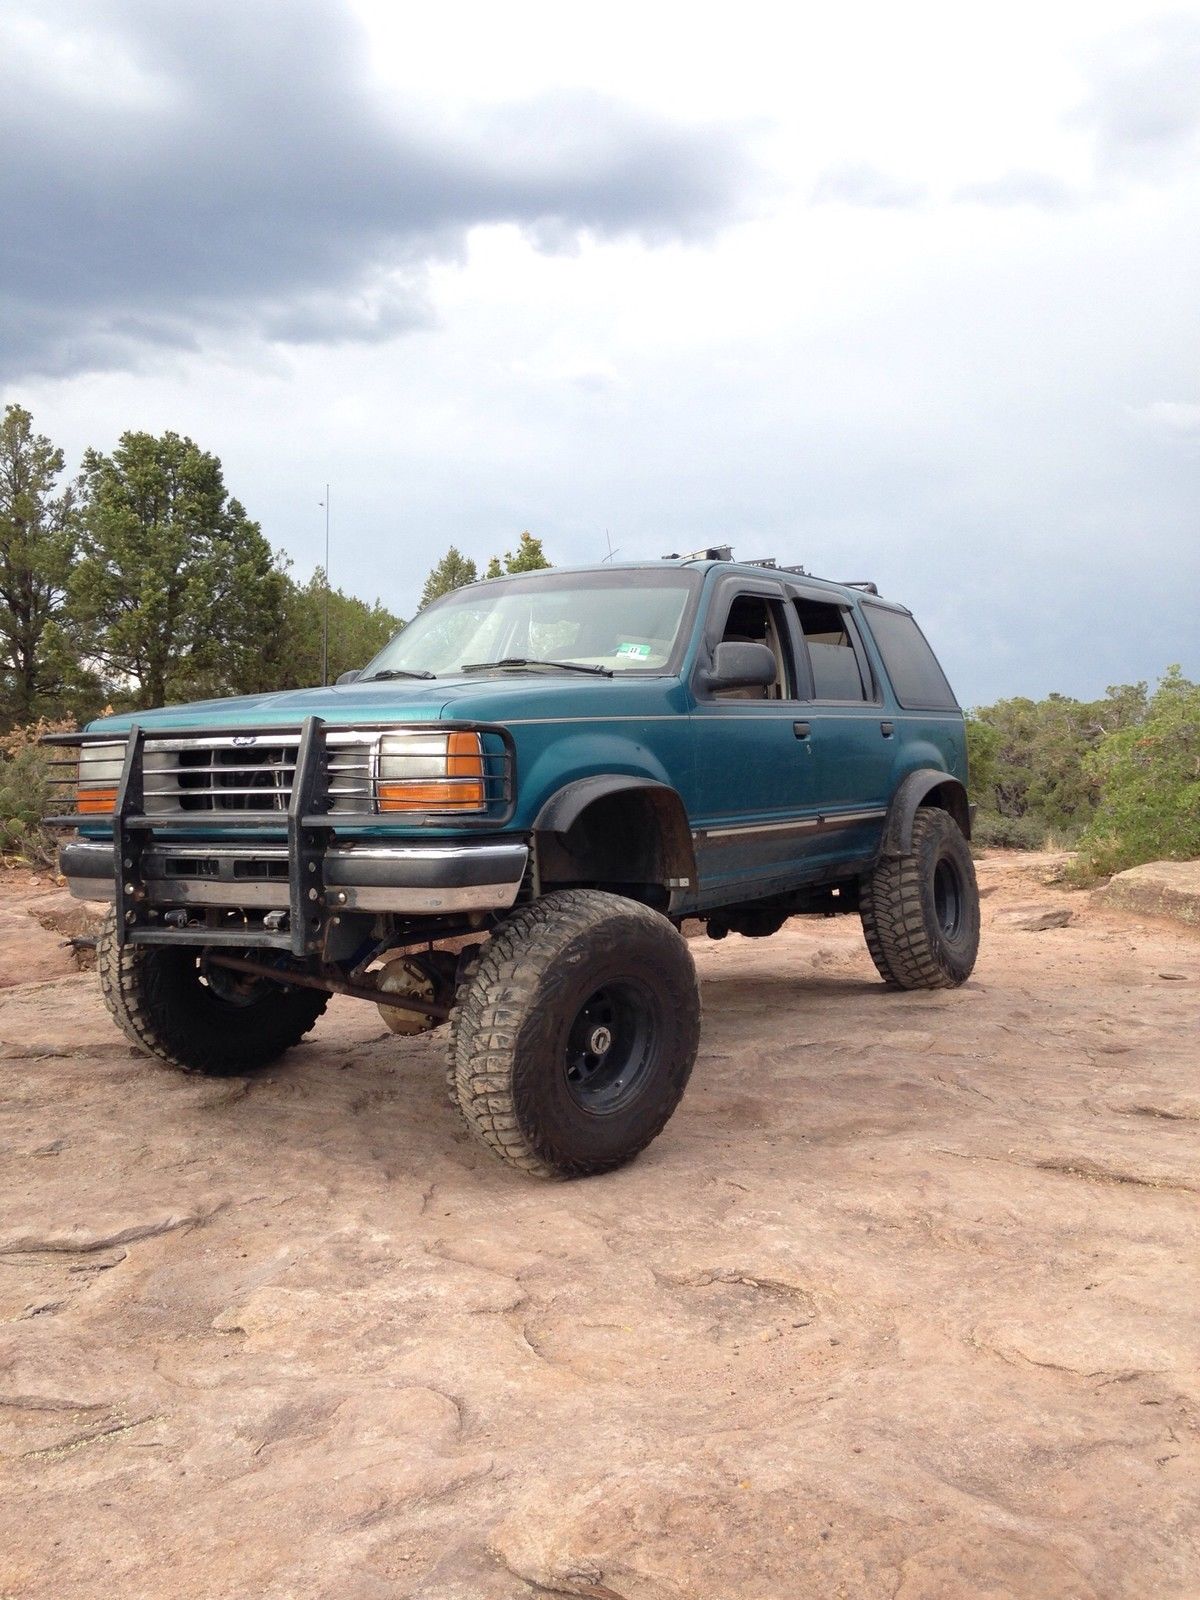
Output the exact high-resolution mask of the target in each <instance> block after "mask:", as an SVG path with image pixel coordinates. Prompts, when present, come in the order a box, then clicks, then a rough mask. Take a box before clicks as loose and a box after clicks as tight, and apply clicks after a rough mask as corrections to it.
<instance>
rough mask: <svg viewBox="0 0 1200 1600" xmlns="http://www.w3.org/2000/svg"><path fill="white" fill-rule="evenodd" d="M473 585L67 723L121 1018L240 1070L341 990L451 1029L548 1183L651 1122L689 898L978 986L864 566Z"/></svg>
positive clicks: (68, 854) (887, 976)
mask: <svg viewBox="0 0 1200 1600" xmlns="http://www.w3.org/2000/svg"><path fill="white" fill-rule="evenodd" d="M725 554H727V552H724V551H720V552H712V551H710V552H705V553H704V554H703V555H701V556H698V557H685V558H676V557H672V558H669V559H668V560H666V561H662V562H656V563H654V564H649V563H644V564H638V565H628V566H607V565H606V566H602V567H598V568H589V569H584V570H578V571H561V570H560V571H550V572H541V573H532V574H525V575H521V576H516V577H511V578H500V579H495V580H492V581H489V582H485V583H478V584H473V585H471V586H470V587H469V588H465V589H459V590H457V591H456V592H454V593H452V594H449V595H446V596H445V597H443V598H442V599H441V600H439V601H437V602H436V603H435V604H434V605H431V606H430V607H428V608H427V609H426V610H425V611H422V612H421V613H420V615H419V616H418V617H417V618H416V619H415V620H414V621H413V622H412V623H410V624H409V626H408V627H406V628H405V629H404V630H403V631H402V632H401V633H400V634H398V635H397V636H396V638H395V639H393V640H392V642H391V643H390V644H389V645H388V646H387V647H386V649H384V650H383V652H382V653H381V654H380V655H379V656H378V657H377V658H376V660H375V661H373V662H372V663H371V665H370V666H369V667H367V668H366V670H365V671H363V672H361V673H357V674H354V673H348V674H346V676H345V677H344V678H343V679H341V680H339V682H338V683H337V684H336V685H334V686H333V687H330V688H325V689H311V690H300V691H295V692H292V693H288V694H275V695H270V694H267V695H255V696H247V697H245V698H241V699H236V700H219V701H208V702H205V703H203V704H197V705H191V706H173V707H169V708H166V709H163V710H158V711H151V712H146V713H143V714H139V715H138V716H136V717H109V718H106V719H104V720H103V721H100V722H96V723H93V724H92V725H91V726H90V727H89V728H88V729H87V730H86V731H85V732H83V733H78V734H70V735H63V736H59V737H58V742H59V743H60V744H63V745H66V746H68V747H78V748H77V749H74V750H68V751H67V752H64V757H65V759H64V762H63V765H64V767H65V769H66V770H67V772H68V776H67V777H64V779H63V780H62V782H63V783H64V785H65V786H66V787H67V788H68V790H69V792H70V793H71V794H72V795H73V797H74V798H73V806H72V805H70V802H66V803H64V805H63V806H61V807H60V809H61V810H63V811H66V812H67V814H66V815H63V816H59V817H56V818H54V819H51V820H52V821H54V822H55V823H56V824H58V825H60V826H63V827H66V828H69V829H72V830H74V837H72V838H71V839H70V840H69V841H68V842H67V843H65V844H64V845H63V848H62V852H61V865H62V870H63V872H64V873H65V875H66V877H67V879H68V881H69V883H70V886H71V890H72V893H74V894H76V895H79V896H82V897H86V898H89V899H99V898H103V897H107V898H108V899H110V900H111V901H112V903H113V904H112V910H111V912H110V914H109V915H108V917H107V919H106V922H105V925H104V928H103V930H102V933H101V937H100V941H99V970H100V982H101V986H102V988H103V992H104V998H105V1001H106V1003H107V1005H108V1008H109V1010H110V1011H111V1012H112V1014H113V1016H114V1018H115V1019H116V1020H117V1022H118V1023H119V1024H120V1026H121V1027H122V1028H123V1029H124V1030H125V1032H126V1033H127V1034H128V1036H129V1037H130V1038H131V1039H132V1040H133V1041H134V1042H135V1043H137V1044H138V1045H140V1046H141V1047H142V1048H143V1049H145V1050H147V1051H148V1052H150V1053H151V1054H152V1055H154V1056H157V1057H158V1058H160V1059H161V1060H163V1061H165V1062H167V1063H169V1064H170V1065H172V1066H174V1067H178V1068H182V1069H183V1070H184V1071H186V1072H204V1073H244V1072H247V1071H250V1070H252V1069H254V1068H257V1067H262V1066H264V1065H266V1063H268V1062H270V1061H273V1060H274V1059H275V1058H276V1057H277V1056H279V1055H280V1054H281V1053H282V1052H283V1051H285V1050H287V1049H289V1048H290V1047H291V1046H292V1045H295V1044H297V1043H298V1042H299V1041H300V1039H301V1038H302V1037H303V1036H304V1034H305V1033H307V1032H308V1030H309V1029H310V1028H311V1027H312V1026H313V1024H314V1023H315V1022H316V1020H317V1018H318V1017H319V1016H320V1014H321V1012H322V1011H323V1010H324V1008H325V1005H326V1003H327V1001H328V997H329V995H330V994H346V995H351V996H355V997H357V998H361V999H367V1000H371V1001H373V1002H375V1003H376V1004H377V1005H378V1006H379V1007H380V1010H381V1012H382V1013H383V1014H384V1016H385V1017H386V1018H387V1020H388V1021H389V1024H390V1025H391V1026H392V1027H393V1028H394V1029H395V1031H396V1032H397V1033H402V1034H403V1033H416V1032H420V1031H422V1030H423V1029H426V1028H432V1027H435V1026H437V1025H438V1024H439V1023H448V1027H447V1028H446V1049H447V1056H448V1067H449V1083H450V1089H451V1093H452V1095H453V1097H454V1099H455V1100H456V1102H457V1104H458V1106H459V1107H460V1109H461V1111H462V1113H463V1116H464V1117H465V1119H466V1121H467V1124H468V1126H469V1127H470V1129H471V1131H472V1132H473V1133H474V1134H475V1135H476V1136H477V1137H478V1138H479V1139H480V1140H482V1141H483V1142H484V1143H485V1144H486V1145H488V1146H489V1147H490V1148H491V1149H492V1150H493V1151H494V1152H495V1153H496V1154H497V1155H498V1156H500V1157H502V1158H503V1159H504V1160H505V1161H508V1162H510V1163H511V1164H512V1165H514V1166H517V1167H519V1168H521V1169H522V1170H523V1171H525V1172H528V1173H532V1174H535V1175H537V1176H542V1177H549V1176H552V1175H575V1174H582V1173H589V1172H603V1171H606V1170H608V1169H610V1168H613V1167H617V1166H619V1165H620V1164H621V1163H622V1162H625V1161H628V1160H629V1159H630V1158H631V1157H633V1156H634V1155H636V1154H637V1153H638V1152H639V1151H640V1150H642V1149H644V1148H645V1146H646V1145H647V1144H649V1142H650V1141H651V1140H652V1139H653V1138H654V1137H655V1136H656V1135H657V1134H658V1133H659V1132H660V1131H661V1130H662V1128H663V1126H664V1125H665V1123H666V1122H667V1119H668V1118H669V1117H670V1115H671V1113H672V1112H673V1111H674V1109H675V1107H676V1105H677V1104H678V1103H679V1100H680V1097H681V1096H682V1094H683V1091H684V1087H685V1086H686V1084H687V1080H688V1075H689V1074H690V1072H691V1069H692V1063H693V1061H694V1059H695V1056H696V1050H697V1045H698V1040H699V1033H700V1000H699V995H698V991H697V985H696V976H695V971H694V968H693V964H692V958H691V955H690V952H689V950H688V946H687V943H686V942H685V940H684V939H683V937H682V936H681V934H680V932H679V929H680V925H681V923H682V922H683V920H684V918H701V919H703V920H704V921H705V922H706V923H707V928H708V933H709V936H710V937H712V938H715V939H721V938H724V937H725V936H726V935H727V934H729V933H737V934H740V935H743V936H745V937H748V938H761V937H763V936H764V935H767V934H771V933H774V932H776V931H777V929H779V928H780V927H781V926H782V925H783V923H784V922H785V920H786V919H787V918H788V917H791V916H795V915H798V914H822V915H828V914H830V913H836V912H857V913H859V915H860V916H861V918H862V924H863V930H864V932H865V934H866V939H867V946H868V948H869V950H870V952H871V956H872V959H873V960H874V962H875V965H876V967H877V968H878V969H879V972H880V975H881V976H882V977H883V979H884V980H885V981H886V982H887V983H889V984H892V985H894V986H897V987H900V988H905V989H917V988H945V987H950V986H952V985H955V984H960V983H962V982H963V981H964V979H966V978H967V976H968V975H969V974H970V972H971V969H972V966H973V965H974V961H975V953H976V947H977V945H978V940H979V905H978V896H977V892H976V887H975V874H974V870H973V867H972V863H971V856H970V851H969V849H968V847H967V842H966V841H967V838H968V837H969V836H970V831H971V822H970V810H969V808H968V804H967V790H966V778H967V770H966V747H965V740H964V732H963V718H962V713H961V712H960V710H959V709H958V706H957V703H956V702H955V699H954V695H953V693H952V692H951V690H950V687H949V685H948V684H947V682H946V679H945V677H944V676H943V674H942V671H941V669H940V667H939V666H938V664H937V661H936V659H935V658H934V655H933V652H932V651H931V650H930V648H929V646H928V644H927V643H926V642H925V639H924V636H923V635H922V634H921V632H920V630H919V628H918V627H917V624H916V623H915V622H914V621H913V619H912V617H911V615H910V614H909V613H908V611H906V610H905V609H904V608H903V607H901V606H897V605H893V604H891V603H889V602H886V601H884V600H881V599H880V598H879V597H878V596H877V594H876V593H875V590H874V586H873V585H870V584H836V583H827V582H824V581H822V580H820V579H817V578H812V577H809V576H808V575H807V574H806V573H804V572H803V570H802V569H799V568H780V567H776V566H775V565H774V563H771V562H764V563H754V564H743V563H736V562H733V561H731V560H728V559H713V557H714V556H724V555H725Z"/></svg>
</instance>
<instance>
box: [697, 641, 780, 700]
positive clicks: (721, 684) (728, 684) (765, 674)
mask: <svg viewBox="0 0 1200 1600" xmlns="http://www.w3.org/2000/svg"><path fill="white" fill-rule="evenodd" d="M777 672H778V667H777V665H776V661H775V652H774V651H773V650H770V649H768V647H767V646H766V645H765V644H738V643H735V642H734V641H733V640H726V641H724V642H723V643H722V644H719V645H718V646H717V648H716V649H715V650H714V651H713V664H712V671H711V672H709V673H708V674H707V675H706V677H705V684H706V686H707V687H708V688H709V689H711V690H717V689H765V688H767V687H768V685H769V684H772V683H774V682H775V677H776V673H777Z"/></svg>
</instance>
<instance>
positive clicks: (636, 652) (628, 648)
mask: <svg viewBox="0 0 1200 1600" xmlns="http://www.w3.org/2000/svg"><path fill="white" fill-rule="evenodd" d="M617 654H618V655H619V656H637V657H638V658H639V659H644V658H645V657H646V656H648V655H649V654H650V646H649V645H648V644H619V645H618V646H617Z"/></svg>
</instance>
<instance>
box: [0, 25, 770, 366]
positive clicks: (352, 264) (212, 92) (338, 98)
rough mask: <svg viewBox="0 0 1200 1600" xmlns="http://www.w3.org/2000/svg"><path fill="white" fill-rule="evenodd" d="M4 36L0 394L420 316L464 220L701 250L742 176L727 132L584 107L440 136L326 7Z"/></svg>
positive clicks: (415, 321)
mask: <svg viewBox="0 0 1200 1600" xmlns="http://www.w3.org/2000/svg"><path fill="white" fill-rule="evenodd" d="M21 22H23V23H24V24H25V26H24V27H23V28H22V27H19V26H17V25H16V24H18V23H21ZM7 24H8V27H9V29H10V30H11V32H10V39H9V41H8V47H7V48H6V49H4V51H3V53H2V55H0V138H2V140H3V148H4V152H5V155H4V162H3V166H2V168H0V214H2V215H3V217H4V233H5V246H4V250H3V259H2V265H0V312H2V316H3V323H4V329H5V333H4V337H3V341H2V346H0V362H2V363H3V368H2V370H3V374H4V375H6V376H10V377H11V376H19V375H23V374H27V373H37V372H43V373H52V374H66V373H70V372H73V371H77V370H81V369H85V368H89V367H108V366H122V365H126V364H131V363H133V362H134V361H135V359H136V354H137V352H138V351H139V349H140V348H142V347H144V346H157V347H160V348H161V347H162V346H174V347H178V348H181V349H190V348H195V347H196V346H197V344H198V343H201V342H202V341H203V339H204V337H205V334H206V333H207V332H211V331H214V330H221V329H229V328H233V329H242V330H248V331H250V332H253V333H258V334H261V335H263V336H264V337H266V338H269V339H279V340H282V341H286V342H298V343H306V342H314V341H316V342H321V341H329V342H338V341H349V340H378V339H385V338H391V337H393V336H395V335H396V334H398V333H402V332H404V331H405V330H406V329H409V328H412V327H415V326H421V325H424V324H426V323H427V322H428V321H429V320H430V312H429V308H428V305H427V303H426V299H425V296H424V293H423V288H422V274H423V268H424V267H425V265H426V264H427V263H429V262H431V261H433V260H438V259H453V258H455V257H456V256H458V255H460V254H461V253H462V251H463V249H464V245H465V238H466V234H467V231H468V230H469V229H470V228H471V227H472V226H475V225H477V224H483V223H512V224H515V225H517V226H519V227H522V228H523V229H525V230H526V231H527V232H528V233H529V235H530V237H531V238H533V239H534V241H535V242H536V243H537V244H538V246H539V247H540V248H548V249H558V248H563V247H569V246H571V245H573V244H574V242H575V241H577V240H578V238H579V236H580V235H581V234H582V233H585V232H586V233H591V234H594V235H596V236H599V237H613V236H619V235H628V234H635V235H638V236H640V237H642V238H643V239H645V240H646V241H648V242H651V243H654V242H659V241H662V240H665V239H671V238H681V237H682V238H690V237H702V236H704V235H705V234H707V233H710V232H711V231H712V230H713V229H714V228H715V227H717V226H719V225H720V223H721V222H723V221H725V220H727V219H728V218H729V217H730V216H731V215H732V214H734V213H735V212H736V211H737V209H738V207H739V204H740V203H741V200H742V197H743V196H744V194H745V193H746V190H747V186H748V184H749V182H750V180H751V164H750V161H749V159H748V157H747V154H746V152H745V150H744V147H743V145H742V142H741V139H740V137H739V135H738V134H737V132H736V131H733V130H729V129H723V128H719V127H707V128H705V127H690V128H688V127H679V126H677V125H674V124H672V123H671V122H669V121H667V120H665V119H663V118H659V117H656V116H654V115H653V114H651V113H646V112H642V111H639V110H636V109H633V108H631V107H629V106H627V105H624V104H622V103H620V102H618V101H615V100H612V99H609V98H605V97H603V96H601V95H598V94H595V93H582V92H581V93H577V94H574V95H569V94H556V95H550V96H544V97H541V98H539V99H536V100H532V101H527V102H525V103H521V104H516V105H512V106H509V107H506V108H504V109H503V110H495V109H488V110H486V111H480V112H479V113H478V114H477V115H474V116H471V117H463V116H459V117H458V118H457V119H456V120H455V119H450V118H448V117H447V116H446V115H444V114H442V113H435V112H434V111H433V110H431V109H430V108H428V107H421V106H414V105H406V104H397V103H392V102H389V101H388V100H387V99H386V98H385V97H384V96H383V95H382V94H381V92H380V90H379V89H378V87H377V86H376V85H374V84H373V83H372V81H371V78H370V75H369V66H368V61H367V56H366V46H365V41H364V38H363V36H362V33H361V31H360V29H359V27H358V25H357V23H356V22H355V21H354V19H353V17H352V16H351V15H350V13H349V12H348V11H347V10H346V9H345V8H344V7H343V6H342V5H340V4H338V3H337V0H288V3H287V4H267V5H254V6H247V5H243V4H241V3H239V0H215V3H213V0H209V3H204V4H199V3H193V0H186V3H181V4H174V5H171V6H163V5H160V4H150V3H142V4H136V3H107V4H105V3H100V4H90V5H87V6H83V5H72V4H69V3H66V4H63V3H60V4H58V5H52V6H50V7H46V6H44V5H39V6H37V7H36V8H35V7H30V8H28V9H27V10H26V11H24V12H21V10H20V8H19V7H18V8H17V9H16V10H10V11H9V13H8V16H7ZM81 63H82V65H81ZM89 68H90V70H89Z"/></svg>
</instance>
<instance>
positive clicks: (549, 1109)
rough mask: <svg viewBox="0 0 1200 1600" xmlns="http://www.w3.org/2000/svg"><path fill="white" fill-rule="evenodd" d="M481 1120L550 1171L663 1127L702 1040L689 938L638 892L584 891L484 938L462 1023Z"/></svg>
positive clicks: (596, 1159) (459, 1083)
mask: <svg viewBox="0 0 1200 1600" xmlns="http://www.w3.org/2000/svg"><path fill="white" fill-rule="evenodd" d="M449 1038H450V1046H451V1049H452V1051H453V1056H452V1059H451V1062H450V1081H451V1087H452V1092H453V1095H454V1098H455V1100H456V1101H457V1103H458V1106H459V1109H460V1110H461V1111H462V1114H463V1117H464V1118H465V1120H466V1123H467V1126H468V1128H469V1129H470V1130H471V1132H472V1133H473V1134H474V1136H475V1137H476V1138H477V1139H479V1140H480V1141H481V1142H482V1143H483V1144H485V1145H486V1146H487V1147H488V1149H489V1150H491V1151H492V1152H493V1154H495V1155H497V1156H499V1157H500V1159H501V1160H502V1161H505V1162H507V1163H508V1164H509V1165H510V1166H514V1167H517V1168H519V1169H520V1171H522V1172H525V1173H529V1174H531V1175H533V1176H535V1177H539V1178H552V1177H581V1176H583V1175H584V1174H587V1173H596V1172H609V1171H611V1170H612V1169H613V1168H615V1167H619V1166H622V1165H624V1163H625V1162H627V1161H631V1160H632V1159H633V1158H634V1156H636V1155H638V1154H639V1152H640V1151H642V1150H644V1149H645V1148H646V1146H647V1145H648V1144H649V1143H650V1142H651V1140H652V1139H654V1138H656V1137H657V1136H658V1134H659V1133H661V1132H662V1130H663V1128H664V1127H665V1126H666V1123H667V1120H668V1119H669V1117H670V1116H671V1113H672V1112H673V1111H674V1110H675V1107H676V1106H677V1105H678V1104H679V1101H680V1099H681V1097H682V1095H683V1091H684V1088H685V1087H686V1085H687V1081H688V1077H689V1075H690V1074H691V1070H692V1064H693V1062H694V1061H695V1059H696V1051H697V1048H698V1046H699V1042H700V995H699V989H698V987H697V983H696V970H695V967H694V965H693V963H692V957H691V952H690V951H689V949H688V947H687V944H686V942H685V941H684V939H683V938H682V937H681V935H680V934H679V933H677V932H676V930H675V929H674V928H673V927H672V926H671V924H670V923H669V922H668V921H667V920H666V918H665V917H662V916H660V915H659V914H658V913H657V912H655V911H651V910H650V909H649V908H648V907H646V906H643V905H640V904H638V902H636V901H633V900H624V899H621V898H620V897H618V896H617V895H611V894H604V893H601V892H600V891H598V890H591V889H571V890H564V891H561V892H559V893H555V894H549V895H546V896H545V897H544V898H543V899H541V900H538V901H536V902H535V903H534V904H533V905H530V906H526V907H524V908H523V909H522V910H521V911H518V912H517V913H516V914H515V915H514V916H512V917H510V918H509V920H508V921H507V922H506V923H505V924H504V925H503V927H501V928H500V929H499V930H498V932H497V933H496V934H494V935H493V937H492V938H491V939H490V940H489V942H488V943H487V944H486V945H485V946H484V947H483V950H482V952H481V954H480V955H479V957H478V959H477V960H476V962H475V963H474V965H473V967H472V970H471V973H470V976H469V978H468V980H467V981H466V982H465V983H464V984H463V985H462V986H461V987H460V989H459V992H458V998H457V1001H456V1004H455V1008H454V1012H453V1014H452V1017H451V1026H450V1030H449Z"/></svg>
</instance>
